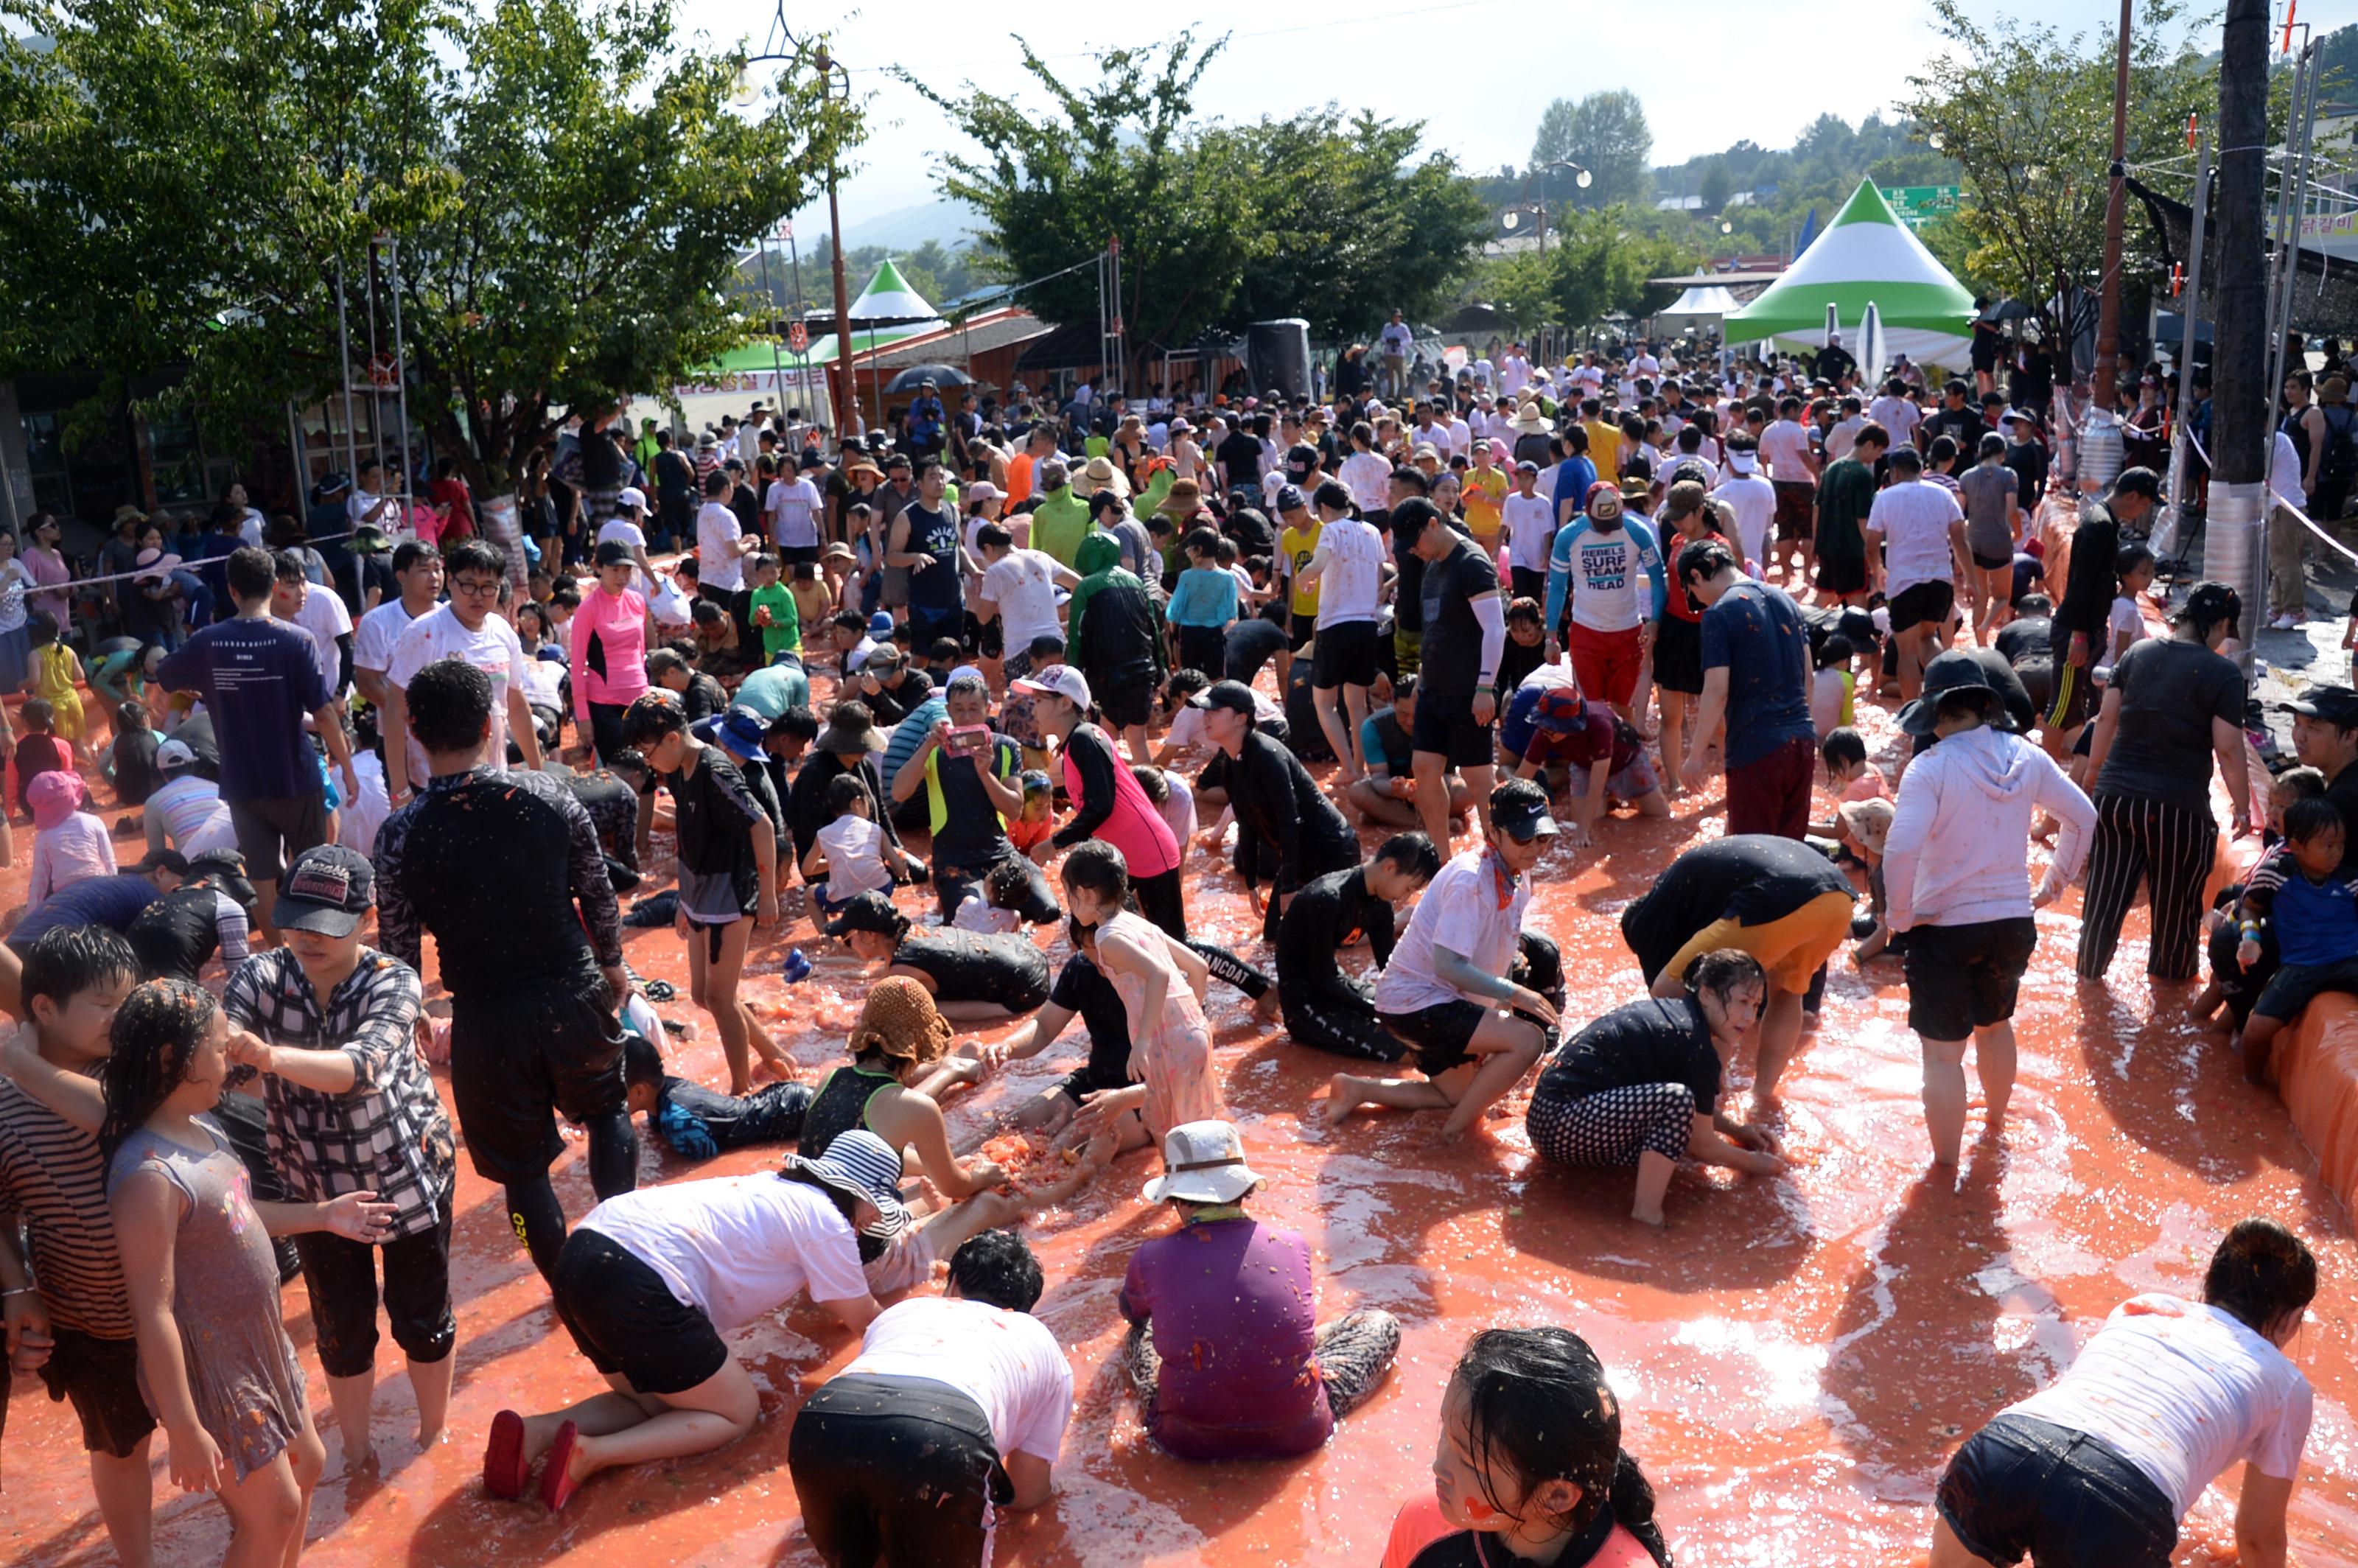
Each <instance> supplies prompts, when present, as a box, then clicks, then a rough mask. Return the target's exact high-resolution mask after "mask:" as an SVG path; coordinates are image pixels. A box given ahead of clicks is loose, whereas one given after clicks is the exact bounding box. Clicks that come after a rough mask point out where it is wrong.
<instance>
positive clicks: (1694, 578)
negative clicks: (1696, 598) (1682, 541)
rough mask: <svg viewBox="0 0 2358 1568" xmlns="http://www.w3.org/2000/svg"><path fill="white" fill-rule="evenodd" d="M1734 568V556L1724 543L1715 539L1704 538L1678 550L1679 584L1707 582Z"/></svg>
mask: <svg viewBox="0 0 2358 1568" xmlns="http://www.w3.org/2000/svg"><path fill="white" fill-rule="evenodd" d="M1735 568H1736V557H1735V556H1734V555H1732V554H1731V553H1729V551H1728V548H1727V546H1725V545H1723V544H1721V543H1720V542H1719V541H1718V540H1716V539H1704V540H1702V541H1700V542H1698V543H1696V544H1693V545H1689V546H1687V547H1686V548H1685V549H1683V550H1681V551H1680V552H1679V586H1680V587H1681V588H1684V587H1685V586H1686V585H1687V584H1689V583H1691V582H1709V581H1710V580H1711V579H1714V578H1715V577H1717V576H1718V575H1719V574H1720V573H1722V572H1724V571H1733V570H1734V569H1735Z"/></svg>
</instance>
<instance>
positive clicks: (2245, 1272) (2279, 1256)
mask: <svg viewBox="0 0 2358 1568" xmlns="http://www.w3.org/2000/svg"><path fill="white" fill-rule="evenodd" d="M118 1049H119V1047H118ZM2316 1295H2317V1259H2316V1257H2315V1255H2313V1254H2312V1253H2311V1252H2310V1251H2309V1248H2308V1247H2307V1245H2306V1244H2304V1243H2303V1242H2302V1240H2301V1238H2299V1237H2298V1236H2295V1235H2294V1234H2293V1233H2292V1232H2291V1231H2289V1230H2287V1229H2286V1228H2285V1227H2283V1226H2281V1225H2278V1224H2277V1222H2276V1221H2275V1220H2273V1219H2245V1220H2239V1221H2237V1222H2236V1224H2235V1225H2234V1227H2233V1228H2232V1229H2230V1230H2229V1231H2228V1232H2227V1234H2226V1235H2225V1236H2224V1237H2223V1238H2220V1242H2219V1250H2217V1251H2216V1252H2213V1253H2212V1254H2211V1267H2210V1269H2209V1270H2208V1271H2205V1272H2204V1274H2203V1276H2202V1299H2203V1300H2204V1301H2205V1302H2208V1303H2210V1304H2211V1305H2212V1306H2214V1307H2217V1308H2218V1309H2219V1310H2220V1311H2222V1312H2223V1313H2226V1314H2229V1315H2231V1316H2233V1317H2235V1318H2237V1319H2239V1320H2241V1321H2242V1322H2243V1323H2244V1324H2245V1325H2247V1326H2249V1327H2250V1329H2251V1330H2252V1332H2253V1333H2255V1334H2261V1335H2265V1334H2266V1332H2267V1331H2268V1329H2269V1328H2270V1327H2272V1326H2273V1325H2276V1324H2277V1323H2280V1322H2282V1321H2283V1320H2284V1318H2285V1316H2286V1314H2289V1313H2298V1312H2299V1311H2301V1310H2302V1309H2304V1308H2306V1307H2307V1306H2308V1305H2309V1302H2310V1301H2311V1300H2313V1299H2314V1298H2315V1297H2316Z"/></svg>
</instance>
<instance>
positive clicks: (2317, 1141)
mask: <svg viewBox="0 0 2358 1568" xmlns="http://www.w3.org/2000/svg"><path fill="white" fill-rule="evenodd" d="M2269 1065H2270V1066H2271V1067H2272V1068H2273V1069H2274V1076H2275V1077H2276V1080H2277V1092H2278V1093H2279V1094H2281V1095H2282V1096H2283V1097H2284V1103H2285V1108H2286V1109H2287V1110H2288V1111H2289V1112H2291V1113H2292V1124H2293V1126H2294V1127H2295V1128H2296V1129H2298V1130H2299V1132H2300V1137H2301V1141H2302V1142H2304V1143H2307V1144H2308V1145H2309V1149H2310V1150H2311V1152H2314V1153H2315V1154H2316V1155H2317V1162H2318V1166H2319V1168H2320V1173H2321V1174H2322V1175H2323V1176H2324V1177H2325V1184H2326V1185H2328V1186H2330V1187H2331V1188H2332V1189H2333V1190H2334V1192H2335V1194H2336V1195H2339V1196H2340V1197H2341V1199H2342V1206H2343V1207H2344V1208H2347V1209H2351V1210H2353V1211H2358V997H2353V996H2347V995H2344V994H2342V992H2340V991H2328V992H2327V993H2325V994H2324V995H2323V996H2320V997H2319V998H2318V999H2317V1000H2315V1001H2312V1002H2310V1003H2309V1006H2308V1007H2306V1008H2304V1009H2302V1010H2301V1015H2300V1016H2299V1018H2297V1019H2295V1020H2294V1021H2293V1024H2292V1027H2291V1028H2289V1029H2288V1030H2286V1031H2285V1032H2284V1033H2281V1034H2279V1035H2277V1038H2276V1048H2275V1050H2274V1052H2273V1053H2272V1054H2271V1060H2270V1063H2269Z"/></svg>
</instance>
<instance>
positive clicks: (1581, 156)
mask: <svg viewBox="0 0 2358 1568" xmlns="http://www.w3.org/2000/svg"><path fill="white" fill-rule="evenodd" d="M1653 157H1654V133H1653V131H1652V130H1651V129H1650V127H1649V126H1648V125H1647V124H1646V109H1645V105H1643V104H1642V103H1639V102H1638V95H1637V94H1636V93H1635V92H1629V91H1628V89H1626V88H1615V89H1612V90H1610V91H1608V92H1592V93H1590V94H1589V95H1588V96H1587V97H1585V98H1581V99H1571V98H1559V99H1557V100H1555V102H1553V103H1550V104H1549V105H1548V106H1547V109H1546V111H1545V112H1544V113H1542V114H1541V115H1540V126H1539V134H1538V135H1535V136H1534V137H1532V139H1531V168H1532V169H1533V170H1534V171H1538V170H1543V169H1545V168H1547V166H1548V165H1549V164H1551V163H1553V162H1555V161H1556V160H1557V159H1559V158H1562V159H1564V160H1566V161H1569V162H1572V163H1576V164H1578V165H1580V166H1581V167H1582V168H1585V169H1587V170H1588V171H1589V173H1590V174H1591V175H1592V176H1594V178H1593V179H1592V180H1591V182H1590V184H1589V186H1588V189H1585V190H1583V189H1580V188H1579V187H1578V186H1576V185H1574V183H1573V182H1572V181H1571V180H1569V179H1563V180H1557V179H1555V178H1550V179H1549V181H1548V191H1549V193H1550V201H1551V204H1552V203H1553V202H1554V201H1556V200H1562V201H1563V202H1565V203H1568V204H1569V205H1571V206H1574V207H1611V206H1614V205H1615V204H1617V203H1621V202H1628V203H1631V204H1633V205H1635V204H1641V203H1643V202H1645V201H1646V200H1649V199H1650V197H1651V196H1652V194H1653V177H1652V172H1651V169H1650V164H1651V162H1652V159H1653Z"/></svg>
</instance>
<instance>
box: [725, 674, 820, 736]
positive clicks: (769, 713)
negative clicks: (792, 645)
mask: <svg viewBox="0 0 2358 1568" xmlns="http://www.w3.org/2000/svg"><path fill="white" fill-rule="evenodd" d="M736 700H737V704H738V706H740V707H742V708H752V710H753V711H754V712H756V713H758V714H760V715H761V716H762V722H763V723H764V724H767V723H770V722H772V721H773V720H774V719H776V718H777V717H778V715H780V714H781V713H784V711H785V710H786V709H787V708H808V707H809V706H810V676H806V675H805V674H804V673H803V668H802V666H801V665H796V664H793V663H788V664H783V665H768V666H767V667H765V668H763V669H758V670H755V671H754V672H753V673H752V675H749V676H746V677H745V679H744V681H743V683H742V684H741V685H740V686H739V687H737V698H736Z"/></svg>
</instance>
